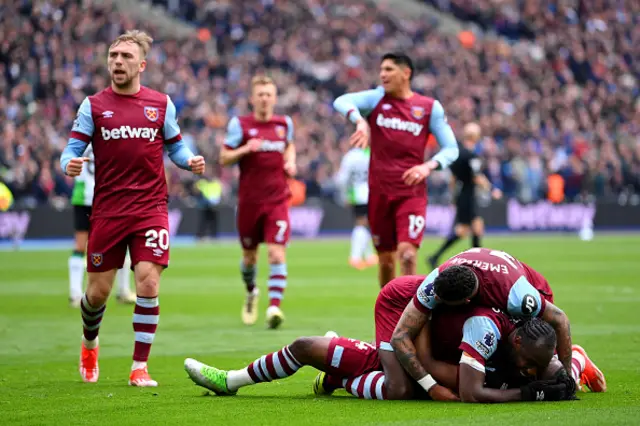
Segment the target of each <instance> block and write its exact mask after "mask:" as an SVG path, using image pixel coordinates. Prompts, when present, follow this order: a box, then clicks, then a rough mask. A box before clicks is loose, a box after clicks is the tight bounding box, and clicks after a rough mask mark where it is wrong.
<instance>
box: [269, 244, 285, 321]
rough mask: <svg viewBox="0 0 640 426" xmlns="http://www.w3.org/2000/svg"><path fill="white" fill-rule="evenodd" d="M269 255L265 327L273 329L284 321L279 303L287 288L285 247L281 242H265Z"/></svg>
mask: <svg viewBox="0 0 640 426" xmlns="http://www.w3.org/2000/svg"><path fill="white" fill-rule="evenodd" d="M267 250H268V257H269V281H267V284H268V287H269V307H268V308H267V327H269V328H271V329H275V328H278V327H280V324H282V322H283V321H284V314H283V313H282V310H281V309H280V303H281V302H282V299H283V298H284V291H285V289H286V288H287V263H286V248H285V246H284V245H282V244H267Z"/></svg>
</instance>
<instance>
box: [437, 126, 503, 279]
mask: <svg viewBox="0 0 640 426" xmlns="http://www.w3.org/2000/svg"><path fill="white" fill-rule="evenodd" d="M481 135H482V133H481V130H480V126H479V125H478V124H477V123H468V124H466V125H465V126H464V132H463V135H462V141H461V142H460V143H459V145H460V146H459V151H460V154H459V155H458V159H457V160H456V161H454V162H453V164H452V165H451V166H450V169H451V188H452V189H451V193H452V194H454V198H455V206H456V218H455V224H454V227H453V230H452V233H451V235H450V236H449V237H448V238H447V239H446V240H445V242H444V243H443V244H442V246H440V248H439V249H438V250H437V251H436V252H435V253H434V254H433V255H431V256H429V257H428V258H427V263H429V265H430V266H431V267H432V268H434V269H435V268H436V267H437V266H438V265H439V263H438V261H439V258H440V256H442V254H443V253H444V252H445V251H446V250H447V249H448V248H449V247H451V246H452V245H453V244H455V243H456V241H458V240H459V239H460V238H467V237H468V236H469V234H471V236H472V237H471V244H472V246H473V247H481V238H482V236H483V235H484V220H483V219H482V217H481V216H480V215H479V214H478V209H477V201H476V197H477V194H476V186H479V187H481V188H482V190H484V191H485V192H489V191H491V196H492V197H493V198H494V199H499V198H502V191H501V190H500V188H498V187H494V186H493V185H492V184H491V182H490V181H489V179H487V176H485V175H484V173H482V160H480V159H479V158H478V157H477V156H476V154H475V150H476V144H477V143H478V141H480V137H481Z"/></svg>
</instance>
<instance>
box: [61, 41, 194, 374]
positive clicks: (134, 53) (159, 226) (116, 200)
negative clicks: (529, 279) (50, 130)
mask: <svg viewBox="0 0 640 426" xmlns="http://www.w3.org/2000/svg"><path fill="white" fill-rule="evenodd" d="M152 41H153V39H152V38H151V37H149V35H147V34H146V33H144V32H141V31H137V30H133V31H127V32H126V33H125V34H123V35H121V36H119V37H118V38H117V39H116V40H115V41H114V42H113V43H112V44H111V46H110V47H109V52H108V59H107V68H108V70H109V74H110V76H111V86H110V87H109V88H107V89H105V90H102V91H101V92H98V93H97V94H95V95H93V96H89V97H87V98H85V100H84V101H83V102H82V104H81V105H80V109H79V110H78V116H77V118H76V120H75V121H74V123H73V128H72V129H71V135H70V138H69V142H68V144H67V147H66V148H65V150H64V151H63V153H62V156H61V159H60V163H61V165H62V169H63V170H65V172H66V174H67V175H69V176H74V177H75V176H78V175H79V174H81V173H82V169H83V163H85V162H87V161H88V158H86V157H82V155H83V153H84V152H85V150H86V149H87V145H88V144H89V143H91V145H92V147H93V152H94V155H95V171H96V175H95V185H96V187H95V198H94V203H93V211H92V215H91V221H90V229H89V240H88V245H87V252H88V255H89V256H88V259H87V271H88V273H89V283H88V285H87V290H86V292H85V294H84V296H83V297H82V302H81V306H80V307H81V311H82V322H83V337H82V347H81V356H80V375H81V376H82V380H83V381H85V382H96V381H97V380H98V375H99V368H98V352H99V342H98V332H99V330H100V324H101V322H102V317H103V315H104V311H105V307H106V306H105V304H106V302H107V299H108V297H109V293H110V292H111V287H112V283H113V279H114V276H115V274H116V271H117V270H118V269H120V268H122V267H123V264H124V260H125V255H126V253H127V248H128V249H129V253H130V256H131V264H132V265H133V269H134V276H135V284H136V293H137V296H138V297H137V299H136V305H135V308H134V314H133V330H134V332H135V345H134V349H133V364H132V366H131V374H130V376H129V384H130V385H132V386H157V382H156V381H155V380H152V379H151V377H150V376H149V373H148V370H147V360H148V358H149V352H150V350H151V345H152V343H153V340H154V337H155V332H156V328H157V326H158V319H159V314H160V308H159V305H158V289H159V282H160V275H161V273H162V271H163V270H164V269H165V268H166V267H167V266H168V265H169V219H168V210H167V198H168V195H167V183H166V179H165V171H164V162H163V152H164V151H165V150H166V151H168V153H169V157H170V158H171V160H172V161H173V162H174V163H175V164H176V165H178V166H179V167H180V168H183V169H186V170H191V171H192V172H193V173H196V174H201V173H203V172H204V168H205V163H204V159H203V158H202V157H200V156H194V155H193V153H192V152H191V151H190V150H189V149H188V148H187V146H186V145H185V144H184V142H182V141H181V139H182V138H181V135H180V127H179V126H178V123H177V120H176V107H175V106H174V104H173V102H171V99H170V98H169V97H168V96H167V95H166V94H163V93H160V92H156V91H154V90H151V89H149V88H147V87H144V86H141V85H140V74H141V73H142V72H144V70H145V68H146V65H147V62H146V60H145V57H146V55H147V53H148V52H149V48H150V46H151V43H152Z"/></svg>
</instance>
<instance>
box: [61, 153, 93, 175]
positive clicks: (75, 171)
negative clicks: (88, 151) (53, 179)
mask: <svg viewBox="0 0 640 426" xmlns="http://www.w3.org/2000/svg"><path fill="white" fill-rule="evenodd" d="M88 161H91V159H89V158H87V157H76V158H72V159H71V160H69V163H68V164H67V169H66V170H65V171H64V172H65V173H66V174H67V176H71V177H76V176H78V175H79V174H80V173H82V165H83V164H84V163H86V162H88Z"/></svg>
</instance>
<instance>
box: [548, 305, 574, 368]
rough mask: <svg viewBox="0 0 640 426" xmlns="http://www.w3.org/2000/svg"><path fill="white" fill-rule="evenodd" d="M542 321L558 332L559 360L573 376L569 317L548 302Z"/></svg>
mask: <svg viewBox="0 0 640 426" xmlns="http://www.w3.org/2000/svg"><path fill="white" fill-rule="evenodd" d="M541 318H542V320H543V321H546V322H548V323H549V324H551V326H552V327H553V329H554V330H555V331H556V336H557V339H558V343H557V348H556V349H557V351H558V358H559V359H560V362H561V363H562V365H563V366H564V368H565V370H566V371H567V372H568V373H569V374H571V345H572V341H571V324H570V323H569V317H567V314H565V313H564V312H563V311H562V309H560V308H558V307H557V306H556V305H554V304H553V303H549V302H547V303H546V304H545V308H544V311H543V312H542V317H541Z"/></svg>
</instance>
